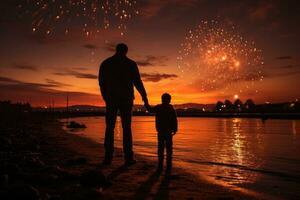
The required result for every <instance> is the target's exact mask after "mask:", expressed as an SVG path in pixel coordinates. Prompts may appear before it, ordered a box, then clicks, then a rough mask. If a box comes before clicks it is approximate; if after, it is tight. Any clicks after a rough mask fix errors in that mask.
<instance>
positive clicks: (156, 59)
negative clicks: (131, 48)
mask: <svg viewBox="0 0 300 200" xmlns="http://www.w3.org/2000/svg"><path fill="white" fill-rule="evenodd" d="M168 60H169V59H168V58H167V57H166V56H153V55H148V56H146V57H145V58H144V59H141V60H137V61H136V63H137V65H138V66H141V67H148V66H165V65H166V62H167V61H168Z"/></svg>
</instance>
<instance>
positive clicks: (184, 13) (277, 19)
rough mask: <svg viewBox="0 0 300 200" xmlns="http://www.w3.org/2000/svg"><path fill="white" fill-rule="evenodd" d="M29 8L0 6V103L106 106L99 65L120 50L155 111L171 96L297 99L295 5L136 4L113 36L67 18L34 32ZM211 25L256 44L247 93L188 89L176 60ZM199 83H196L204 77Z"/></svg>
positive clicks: (298, 14) (216, 0) (298, 17)
mask: <svg viewBox="0 0 300 200" xmlns="http://www.w3.org/2000/svg"><path fill="white" fill-rule="evenodd" d="M24 2H25V3H24ZM30 2H31V3H33V2H41V1H34V0H30V1H29V4H30ZM42 2H49V1H45V0H44V1H42ZM50 2H51V1H50ZM62 2H67V1H66V0H62ZM86 2H88V3H89V2H92V1H89V0H87V1H86ZM29 4H26V1H16V0H2V1H1V3H0V6H1V14H0V25H1V28H0V43H1V51H0V100H12V101H13V102H17V101H18V102H30V103H31V104H32V105H34V106H45V105H49V103H50V102H55V106H64V105H65V101H66V96H67V94H68V95H69V99H70V104H89V105H103V100H102V98H101V96H100V92H99V86H98V81H97V76H98V69H99V65H100V63H101V62H102V61H103V59H105V58H106V57H108V56H111V55H113V53H114V46H115V44H117V43H119V42H125V43H126V44H128V46H129V53H128V57H130V58H132V59H134V60H135V61H136V62H137V63H138V65H139V69H140V73H141V76H142V79H143V80H144V85H145V87H146V90H147V93H148V96H149V100H150V103H159V101H160V95H161V94H162V93H164V92H169V93H170V94H171V95H172V101H173V103H174V104H179V103H188V102H193V103H215V102H216V101H218V100H224V99H230V100H233V99H234V95H238V96H239V98H240V99H241V100H244V101H245V100H246V99H248V98H252V99H253V100H254V101H255V102H257V103H263V102H272V103H274V102H285V101H295V100H297V99H299V98H300V90H299V85H300V46H299V44H300V37H299V36H300V28H299V27H300V2H299V1H288V0H282V1H279V0H273V1H267V0H260V1H256V0H248V1H246V0H244V1H239V0H235V1H234V0H226V1H225V0H224V1H221V0H137V2H136V4H135V5H133V6H134V8H132V10H129V12H130V13H131V14H132V18H131V19H130V20H128V21H127V20H126V21H124V24H125V25H126V26H127V28H126V30H123V29H118V28H117V26H118V25H119V22H118V20H116V19H114V18H113V19H112V20H111V22H110V26H109V27H108V28H107V27H106V29H105V27H104V26H102V25H99V26H98V27H97V26H95V25H94V24H92V23H91V24H89V23H88V24H87V26H86V27H85V28H86V30H83V27H84V25H83V24H84V23H83V21H84V20H85V19H86V18H87V17H86V16H79V17H77V18H76V17H70V18H69V19H70V20H71V21H68V19H64V18H63V16H60V17H57V22H56V21H55V20H54V21H51V20H50V22H48V23H47V24H46V23H45V24H42V25H41V26H40V27H38V28H37V27H36V26H35V25H34V23H33V22H34V20H35V19H36V17H35V15H34V11H35V6H31V5H29ZM19 5H25V7H22V8H21V9H20V7H19ZM26 6H27V7H26ZM71 9H72V8H71ZM74 9H75V8H74ZM76 9H78V8H76ZM130 9H131V8H130ZM26 10H27V12H26ZM135 10H137V11H138V14H137V15H136V14H135V13H134V12H135ZM51 14H53V15H56V14H55V13H51V12H48V13H47V14H45V16H44V17H45V19H46V20H49V19H50V18H49V16H52V15H51ZM54 17H55V16H54ZM97 17H98V18H101V17H103V16H97ZM211 20H216V21H218V22H220V23H221V24H226V25H228V26H229V25H230V26H233V25H234V27H235V30H236V32H237V33H238V34H239V35H241V36H243V38H246V39H247V41H253V42H255V46H256V47H257V48H258V49H260V50H261V55H262V57H263V66H261V74H262V76H263V80H259V79H257V80H256V79H255V80H252V81H251V85H252V86H251V87H250V88H248V89H244V88H243V89H242V90H241V89H239V85H240V84H244V83H245V82H247V81H249V80H247V79H243V78H240V79H238V80H237V81H235V82H234V83H230V84H229V83H228V84H227V83H222V84H223V85H224V88H223V87H218V88H214V89H210V90H205V91H203V90H201V89H200V87H199V85H197V82H193V83H191V81H190V75H189V74H188V73H182V71H181V70H180V69H179V68H178V60H177V58H178V56H179V53H178V52H179V51H180V49H181V48H182V47H181V44H182V43H183V42H184V41H185V37H186V36H187V35H188V33H189V31H190V30H194V29H195V27H197V26H198V25H199V24H200V23H201V21H211ZM67 25H68V26H67ZM228 26H227V27H228ZM66 27H67V32H68V33H66ZM48 29H49V30H51V31H49V32H48V33H47V30H48ZM87 32H88V33H87ZM123 33H124V34H123ZM242 67H243V65H242V64H241V68H242ZM200 72H201V71H200ZM225 73H231V72H230V71H228V72H225ZM198 76H199V80H201V79H202V77H201V73H200V74H199V75H198ZM203 77H204V76H203ZM206 78H207V77H206ZM210 78H211V79H214V77H213V76H211V77H209V79H210ZM223 85H222V86H223ZM225 86H226V89H225ZM136 97H137V100H136V102H135V103H141V100H140V97H139V95H138V94H137V93H136Z"/></svg>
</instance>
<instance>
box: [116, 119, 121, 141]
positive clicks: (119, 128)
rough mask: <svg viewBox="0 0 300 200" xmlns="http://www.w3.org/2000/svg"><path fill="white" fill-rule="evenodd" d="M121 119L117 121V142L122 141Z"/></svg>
mask: <svg viewBox="0 0 300 200" xmlns="http://www.w3.org/2000/svg"><path fill="white" fill-rule="evenodd" d="M121 129H122V128H121V119H120V117H117V121H116V127H115V130H116V131H115V132H116V133H115V135H116V139H117V140H121Z"/></svg>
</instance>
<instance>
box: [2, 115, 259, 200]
mask: <svg viewBox="0 0 300 200" xmlns="http://www.w3.org/2000/svg"><path fill="white" fill-rule="evenodd" d="M62 125H63V124H62V123H60V122H58V121H57V120H56V119H54V118H53V117H51V118H50V117H45V116H44V117H41V116H33V115H29V114H28V115H26V114H25V115H23V114H22V115H17V117H16V115H14V118H12V117H9V116H5V117H3V115H2V117H1V122H0V199H1V200H6V199H24V200H25V199H26V200H35V199H45V200H50V199H51V200H54V199H55V200H56V199H72V200H73V199H74V200H76V199H88V200H93V199H190V200H192V199H254V198H255V196H250V195H249V194H244V193H242V192H240V191H234V190H231V189H229V188H226V187H222V186H219V185H214V184H211V183H208V182H206V181H204V180H201V179H199V178H198V177H195V176H194V175H192V174H189V173H188V172H186V171H184V170H182V169H178V168H176V166H175V168H173V170H172V173H171V174H170V175H168V174H165V173H164V172H163V173H162V174H157V173H156V172H155V169H156V168H155V167H156V166H155V164H156V163H155V161H153V160H148V159H147V158H144V157H141V156H138V155H137V160H138V162H137V164H135V165H133V166H130V167H125V166H123V157H122V152H121V150H119V149H117V151H116V156H115V159H114V162H113V164H112V166H109V167H103V166H102V165H101V160H102V158H103V147H102V145H100V144H98V143H95V142H93V141H91V140H89V139H86V138H82V137H79V136H77V135H74V134H69V133H66V132H65V131H63V129H62ZM137 153H138V152H137ZM256 198H258V197H257V196H256Z"/></svg>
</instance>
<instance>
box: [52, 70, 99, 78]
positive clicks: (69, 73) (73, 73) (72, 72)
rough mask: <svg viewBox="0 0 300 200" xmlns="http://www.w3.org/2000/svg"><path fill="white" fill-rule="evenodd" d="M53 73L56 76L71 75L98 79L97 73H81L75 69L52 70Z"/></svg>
mask: <svg viewBox="0 0 300 200" xmlns="http://www.w3.org/2000/svg"><path fill="white" fill-rule="evenodd" d="M53 74H54V75H58V76H73V77H75V78H85V79H98V75H95V74H90V73H83V72H79V71H75V70H66V71H63V72H54V73H53Z"/></svg>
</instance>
